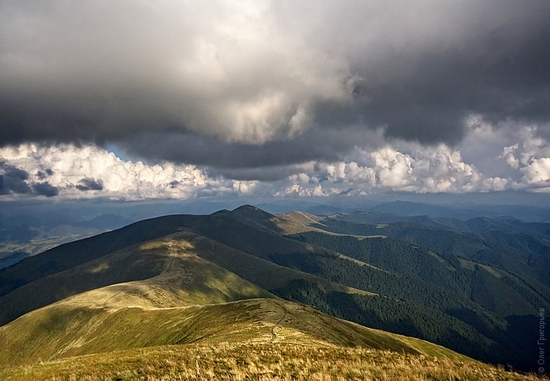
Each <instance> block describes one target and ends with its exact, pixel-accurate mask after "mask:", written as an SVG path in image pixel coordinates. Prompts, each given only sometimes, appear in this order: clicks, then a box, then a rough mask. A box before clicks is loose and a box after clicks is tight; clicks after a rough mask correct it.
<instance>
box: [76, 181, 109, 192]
mask: <svg viewBox="0 0 550 381" xmlns="http://www.w3.org/2000/svg"><path fill="white" fill-rule="evenodd" d="M76 189H78V190H80V191H82V192H85V191H89V190H96V191H100V190H103V181H101V179H100V180H97V181H96V180H94V179H90V178H85V179H82V180H80V181H79V182H78V185H77V186H76Z"/></svg>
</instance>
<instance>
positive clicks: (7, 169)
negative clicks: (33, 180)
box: [0, 161, 31, 195]
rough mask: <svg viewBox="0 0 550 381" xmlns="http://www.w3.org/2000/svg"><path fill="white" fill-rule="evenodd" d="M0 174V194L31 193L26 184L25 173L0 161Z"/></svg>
mask: <svg viewBox="0 0 550 381" xmlns="http://www.w3.org/2000/svg"><path fill="white" fill-rule="evenodd" d="M0 172H1V173H2V174H1V175H0V194H3V195H5V194H12V193H19V194H24V193H29V192H31V188H30V187H29V185H28V184H27V182H26V180H27V179H28V178H29V174H28V173H27V172H26V171H23V170H22V169H19V168H16V167H14V166H12V165H9V164H6V163H5V162H3V161H0Z"/></svg>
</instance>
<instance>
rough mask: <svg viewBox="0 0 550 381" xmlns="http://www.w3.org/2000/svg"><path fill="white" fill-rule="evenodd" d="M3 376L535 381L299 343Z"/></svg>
mask: <svg viewBox="0 0 550 381" xmlns="http://www.w3.org/2000/svg"><path fill="white" fill-rule="evenodd" d="M0 378H1V379H5V380H11V381H31V380H32V381H41V380H83V381H90V380H120V381H122V380H149V381H157V380H164V381H166V380H201V381H204V380H308V381H309V380H409V381H425V380H433V381H448V380H454V381H474V380H476V381H478V380H491V381H504V380H506V381H535V380H548V379H547V378H539V377H537V376H535V375H520V374H517V373H511V372H506V371H504V370H503V369H499V368H495V367H491V366H488V365H484V364H481V363H476V362H468V361H456V360H451V359H447V358H435V357H432V356H425V355H411V354H408V353H400V352H392V351H386V350H377V349H370V348H351V347H336V346H328V345H300V344H292V343H266V342H261V343H239V344H228V343H222V344H215V345H205V344H190V345H174V346H158V347H150V348H141V349H133V350H125V351H116V352H112V353H105V354H94V355H89V356H80V357H73V358H67V359H63V360H57V361H52V362H44V363H40V364H35V365H33V366H21V367H15V368H10V369H7V370H5V371H4V372H2V371H1V370H0Z"/></svg>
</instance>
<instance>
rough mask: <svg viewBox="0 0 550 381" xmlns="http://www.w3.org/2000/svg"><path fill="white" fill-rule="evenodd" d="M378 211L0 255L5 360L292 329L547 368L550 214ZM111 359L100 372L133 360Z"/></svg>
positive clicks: (229, 219) (253, 219)
mask: <svg viewBox="0 0 550 381" xmlns="http://www.w3.org/2000/svg"><path fill="white" fill-rule="evenodd" d="M384 213H385V212H384ZM384 213H382V214H380V213H379V214H377V215H376V216H373V212H372V211H368V212H365V211H357V212H349V213H344V212H336V213H331V214H327V215H322V216H321V215H313V214H308V213H306V212H299V211H294V212H290V213H286V214H270V213H267V212H265V211H263V210H261V209H258V208H256V207H254V206H250V205H245V206H242V207H239V208H237V209H234V210H232V211H229V210H221V211H218V212H215V213H213V214H209V215H167V216H162V217H157V218H153V219H148V220H143V221H139V222H136V223H133V224H131V225H128V226H126V227H124V228H121V229H117V230H113V231H110V232H106V233H102V234H99V235H95V236H93V237H89V238H86V239H82V240H78V241H74V242H71V243H66V244H62V245H60V246H57V247H55V248H52V249H50V250H48V251H45V252H43V253H41V254H38V255H35V256H32V257H29V258H26V259H23V260H21V261H19V262H17V263H15V264H12V265H11V266H8V267H6V268H3V269H1V270H0V325H1V326H0V369H2V368H5V369H7V370H5V371H4V373H3V374H2V373H1V371H0V376H3V377H4V378H6V379H33V378H34V379H39V378H40V377H43V378H44V379H47V378H48V377H51V376H52V374H57V375H62V374H68V373H67V372H72V371H75V370H74V369H76V368H78V367H79V366H80V368H78V369H80V370H78V371H75V372H77V374H79V373H78V372H81V371H82V372H83V371H84V370H83V369H84V368H86V369H88V368H89V369H96V368H97V367H100V368H101V366H103V365H101V364H106V363H109V364H111V363H112V361H111V360H108V359H107V358H106V357H105V356H107V354H109V353H124V356H127V358H128V359H130V360H128V361H131V362H132V361H138V360H136V359H148V360H147V361H153V360H151V359H152V358H153V357H154V356H153V352H151V351H153V350H155V351H164V352H163V353H164V356H166V357H167V358H171V356H172V357H173V356H176V357H177V356H179V355H178V353H180V352H177V351H176V352H174V351H175V350H174V348H175V347H174V346H182V348H183V349H181V350H182V351H186V350H189V348H194V349H193V350H194V351H195V352H193V353H198V352H196V351H199V352H200V351H204V350H205V349H204V348H212V349H211V350H212V351H214V352H215V351H227V352H228V353H229V352H231V351H233V352H231V353H233V354H232V356H237V357H238V356H240V355H241V354H242V353H241V352H238V351H237V352H234V351H236V349H235V348H241V347H240V346H243V345H245V346H248V347H247V348H251V347H250V346H252V347H253V346H258V348H261V349H262V350H266V351H271V352H273V353H287V352H289V351H290V352H292V351H293V350H295V348H294V347H289V345H291V346H296V345H297V346H300V348H305V349H303V350H304V351H306V352H305V353H309V352H307V351H311V348H317V349H319V350H321V349H322V350H326V351H331V352H330V353H331V354H330V356H336V357H338V356H340V355H342V353H343V352H341V351H348V352H349V353H348V352H346V353H347V355H345V356H344V357H346V358H350V359H355V358H358V357H357V356H364V355H365V354H364V353H363V352H361V351H364V350H372V351H375V352H372V353H386V355H387V356H388V358H391V356H397V354H399V356H404V357H400V358H399V361H409V362H410V361H412V360H410V359H412V358H416V357H414V356H424V357H422V358H424V359H426V358H428V359H436V360H434V361H437V359H439V361H447V362H448V366H447V368H448V369H453V371H456V372H460V369H462V368H460V367H461V366H463V365H460V364H465V363H467V364H469V365H468V366H470V367H474V368H475V367H478V368H475V369H482V370H483V371H484V372H488V373H487V374H489V373H491V372H496V373H495V374H497V375H498V377H501V376H502V377H503V378H502V379H505V377H517V379H523V378H522V377H525V379H527V378H529V377H534V376H520V375H518V374H516V373H509V372H505V371H504V369H502V368H500V369H497V368H490V367H487V366H485V365H483V364H482V363H479V362H478V361H482V362H485V363H491V364H501V365H504V366H506V367H508V368H509V369H516V370H520V371H536V370H537V368H538V366H537V359H538V358H539V353H538V347H537V345H536V341H537V340H536V339H538V337H539V336H538V334H539V320H540V314H541V311H548V310H550V276H549V275H550V260H549V252H550V242H549V241H548V240H549V238H550V237H549V235H550V224H548V223H544V222H524V221H521V220H518V219H513V218H503V217H499V218H494V219H491V218H486V217H485V218H475V219H470V220H466V221H464V220H459V219H453V218H449V217H437V216H436V217H433V216H432V217H428V216H408V215H405V216H401V217H399V218H396V217H395V215H394V214H390V213H386V214H384ZM381 218H384V219H385V220H381ZM220 345H221V346H220ZM178 348H179V347H178ZM121 351H122V352H121ZM125 351H126V352H125ZM144 351H145V352H144ZM338 351H340V352H338ZM350 351H351V352H350ZM354 351H355V352H354ZM376 351H378V352H376ZM388 351H389V352H388ZM154 353H156V352H154ZM201 353H202V352H201ZM337 353H339V354H340V355H337ZM361 353H362V354H361ZM369 353H371V352H369ZM372 353H371V354H372ZM387 353H393V355H388V354H387ZM310 355H311V356H313V355H312V354H310ZM386 355H385V356H386ZM83 356H84V357H83ZM90 356H91V357H90ZM151 356H153V357H151ZM308 356H309V355H308ZM327 356H328V357H327V358H330V356H329V355H327ZM354 356H355V357H354ZM369 356H370V355H369ZM373 356H374V355H373ZM411 356H412V357H411ZM154 358H156V357H154ZM283 358H284V356H283ZM93 359H96V360H97V361H96V360H93ZM210 360H211V359H210ZM210 360H208V361H210ZM90 361H92V362H93V364H92V365H90V363H89V362H90ZM109 361H111V362H109ZM140 361H142V360H140ZM143 361H145V360H143ZM155 361H156V360H155ZM180 361H182V360H181V359H180ZM205 361H206V360H205ZM212 361H214V360H212ZM220 361H222V360H220ZM250 361H252V360H249V361H248V363H250ZM255 361H257V360H255ZM350 361H351V360H350ZM395 361H397V360H395ZM423 361H424V360H423ZM426 361H427V360H426ZM430 361H432V360H430ZM289 363H290V362H289ZM52 364H53V365H52ZM75 364H76V365H75ZM83 364H87V365H85V366H84V365H83ZM212 364H213V365H212ZM212 364H211V366H212V367H213V368H212V369H218V368H217V366H218V365H219V364H218V365H216V363H215V361H214V363H212ZM354 364H355V363H354ZM430 364H431V363H430ZM226 365H227V364H226ZM226 365H224V367H226ZM355 365H356V364H355ZM355 365H354V366H355ZM432 365H433V364H432ZM117 366H119V365H116V364H114V363H112V364H111V365H110V368H108V369H107V370H105V372H106V373H105V374H113V375H114V376H113V377H115V376H116V377H118V376H117V375H118V374H122V373H124V372H126V371H127V369H126V370H125V369H120V368H117ZM219 366H221V365H219ZM239 366H240V368H239ZM242 366H243V365H242V364H241V365H239V364H237V363H235V364H234V369H241V370H242V369H243V368H242ZM430 366H431V365H430ZM29 367H30V368H29ZM74 367H76V368H74ZM197 367H198V368H199V367H200V366H199V363H198V362H197ZM411 367H412V365H411ZM198 368H197V369H198ZM222 368H223V367H222ZM226 368H227V367H226ZM226 368H223V369H225V370H227V369H226ZM249 368H250V367H249ZM71 369H72V370H71ZM171 369H172V368H171ZM174 369H175V368H174ZM201 369H202V368H201ZM247 369H248V368H247ZM430 369H431V370H430V371H431V372H435V371H434V369H435V368H433V366H432V367H431V368H430ZM438 369H439V368H438ZM464 369H466V368H464ZM468 369H470V370H471V369H473V368H468ZM249 370H250V369H249ZM470 370H468V371H470ZM220 371H221V370H220ZM270 371H271V372H273V370H270ZM440 371H441V369H440ZM464 371H465V370H464ZM25 372H26V373H25ZM52 372H53V373H52ZM56 372H57V373H56ZM109 372H111V373H109ZM197 372H198V370H197ZM427 372H428V371H427ZM472 372H473V370H472ZM499 372H500V373H499ZM71 374H73V375H74V373H71ZM102 374H103V373H102ZM457 374H460V373H457ZM134 376H135V374H134ZM195 376H196V375H195ZM309 376H311V374H310V375H309ZM60 377H61V376H60ZM124 377H126V376H124ZM124 377H123V378H120V379H124ZM132 377H133V376H132ZM132 377H130V376H128V379H132ZM304 377H305V376H304ZM495 377H497V376H495ZM0 378H1V377H0ZM436 379H437V378H436ZM457 379H463V378H460V377H458V376H457ZM464 379H466V378H464ZM494 379H499V378H494Z"/></svg>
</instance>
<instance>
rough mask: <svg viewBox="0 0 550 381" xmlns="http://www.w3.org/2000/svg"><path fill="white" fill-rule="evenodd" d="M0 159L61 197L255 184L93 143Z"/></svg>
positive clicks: (146, 194) (242, 188) (175, 193)
mask: <svg viewBox="0 0 550 381" xmlns="http://www.w3.org/2000/svg"><path fill="white" fill-rule="evenodd" d="M0 158H1V159H2V160H4V161H5V162H6V163H8V164H9V165H11V166H14V167H16V168H18V169H21V170H23V171H26V172H27V173H28V175H29V177H28V180H27V182H28V183H29V184H36V183H39V182H44V181H46V182H47V183H48V184H50V185H51V186H52V187H56V188H58V189H59V196H60V197H68V198H85V197H98V196H101V197H112V198H121V199H147V198H175V199H187V198H192V197H195V196H196V195H197V194H198V193H199V192H211V193H214V194H215V193H216V192H221V193H226V194H227V193H231V194H245V193H248V192H250V191H251V189H253V186H254V182H242V181H241V182H237V181H231V180H224V179H215V178H210V177H208V175H207V173H206V172H205V170H203V169H200V168H197V167H196V166H194V165H174V164H172V163H167V162H165V163H162V164H155V165H147V164H144V163H143V162H141V161H138V162H136V163H134V162H131V161H124V160H121V159H120V158H118V157H117V156H115V154H113V153H112V152H108V151H106V150H105V149H102V148H98V147H96V146H92V145H88V146H82V147H76V146H73V145H57V146H49V147H41V146H37V145H34V144H24V145H20V146H18V147H6V148H2V149H0ZM90 184H92V186H91V187H90V186H89V185H90ZM93 185H95V187H94V186H93ZM94 188H95V189H94ZM12 196H13V195H12Z"/></svg>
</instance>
